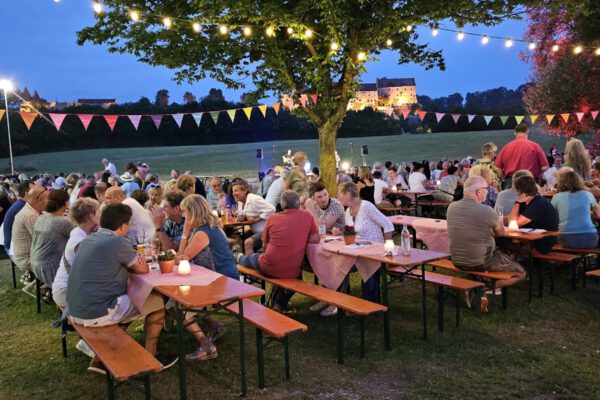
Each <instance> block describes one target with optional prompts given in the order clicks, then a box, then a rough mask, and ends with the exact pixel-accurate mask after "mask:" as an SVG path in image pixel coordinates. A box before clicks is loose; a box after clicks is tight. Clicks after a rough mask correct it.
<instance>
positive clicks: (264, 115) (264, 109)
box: [258, 105, 267, 118]
mask: <svg viewBox="0 0 600 400" xmlns="http://www.w3.org/2000/svg"><path fill="white" fill-rule="evenodd" d="M258 109H259V110H260V112H261V113H262V115H263V117H264V118H266V117H267V106H266V105H262V106H258Z"/></svg>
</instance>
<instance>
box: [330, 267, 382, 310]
mask: <svg viewBox="0 0 600 400" xmlns="http://www.w3.org/2000/svg"><path fill="white" fill-rule="evenodd" d="M337 291H338V292H343V293H348V292H349V291H350V279H349V277H348V276H347V277H346V279H344V281H343V282H342V284H341V285H340V287H339V288H337ZM362 296H363V299H365V300H368V301H372V302H374V303H380V302H381V299H380V291H379V271H377V272H376V273H374V274H373V276H371V277H370V278H369V279H367V281H366V282H362Z"/></svg>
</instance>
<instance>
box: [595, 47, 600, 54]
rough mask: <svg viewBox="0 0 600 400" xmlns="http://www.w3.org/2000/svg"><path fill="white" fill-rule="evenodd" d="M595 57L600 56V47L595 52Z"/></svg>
mask: <svg viewBox="0 0 600 400" xmlns="http://www.w3.org/2000/svg"><path fill="white" fill-rule="evenodd" d="M594 54H595V55H597V56H600V47H598V48H597V49H596V51H595V52H594Z"/></svg>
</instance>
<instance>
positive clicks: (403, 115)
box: [402, 110, 410, 119]
mask: <svg viewBox="0 0 600 400" xmlns="http://www.w3.org/2000/svg"><path fill="white" fill-rule="evenodd" d="M408 114H410V110H402V117H403V118H404V119H407V118H408Z"/></svg>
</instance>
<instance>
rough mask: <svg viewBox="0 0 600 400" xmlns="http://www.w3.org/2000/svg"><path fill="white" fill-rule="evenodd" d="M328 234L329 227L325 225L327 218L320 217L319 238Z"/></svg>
mask: <svg viewBox="0 0 600 400" xmlns="http://www.w3.org/2000/svg"><path fill="white" fill-rule="evenodd" d="M326 234H327V226H326V225H325V216H324V215H323V216H321V217H319V236H321V237H323V236H325V235H326Z"/></svg>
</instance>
